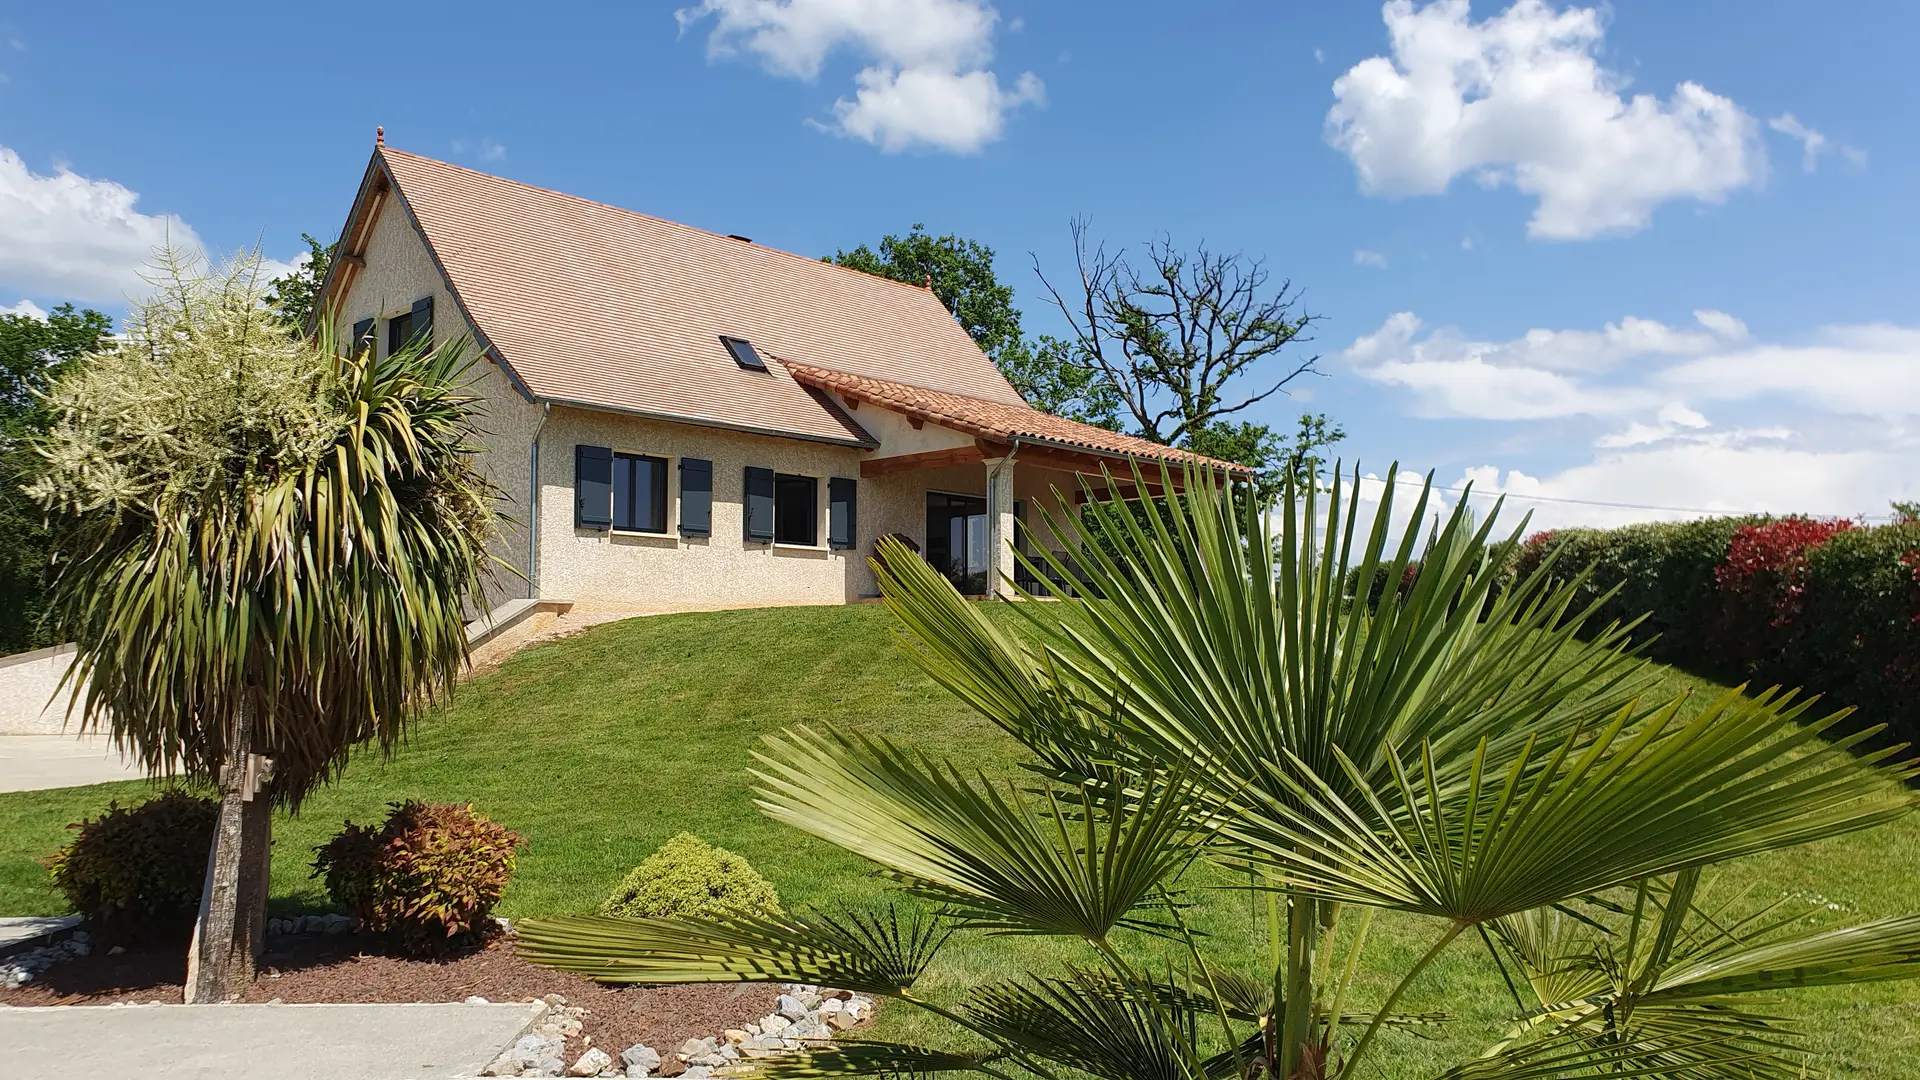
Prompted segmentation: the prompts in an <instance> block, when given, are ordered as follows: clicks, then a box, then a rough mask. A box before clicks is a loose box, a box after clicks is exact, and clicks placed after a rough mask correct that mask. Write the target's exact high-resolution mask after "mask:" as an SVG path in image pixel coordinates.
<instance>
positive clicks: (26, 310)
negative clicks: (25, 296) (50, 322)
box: [0, 300, 47, 322]
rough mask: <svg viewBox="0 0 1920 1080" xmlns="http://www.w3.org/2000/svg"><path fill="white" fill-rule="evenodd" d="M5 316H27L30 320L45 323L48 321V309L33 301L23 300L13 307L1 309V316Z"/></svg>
mask: <svg viewBox="0 0 1920 1080" xmlns="http://www.w3.org/2000/svg"><path fill="white" fill-rule="evenodd" d="M5 315H25V316H26V317H27V318H29V319H39V320H40V321H41V322H45V321H46V319H47V309H46V308H43V307H41V306H40V305H39V304H36V303H34V302H33V301H31V300H21V301H20V302H19V303H17V304H15V305H13V306H12V307H0V316H5Z"/></svg>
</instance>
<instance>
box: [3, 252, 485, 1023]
mask: <svg viewBox="0 0 1920 1080" xmlns="http://www.w3.org/2000/svg"><path fill="white" fill-rule="evenodd" d="M158 264H159V268H160V273H159V274H158V275H156V277H155V279H154V285H155V292H154V294H153V296H152V298H151V299H149V300H147V301H145V302H144V303H141V304H139V305H138V306H137V307H136V308H135V310H134V311H133V313H132V315H131V316H130V318H129V320H128V332H127V334H126V336H125V337H124V338H122V339H118V340H116V341H114V342H113V343H112V344H111V346H110V347H109V348H107V349H105V350H103V351H101V352H99V353H96V354H93V355H89V356H87V357H85V358H83V359H82V360H81V361H80V362H79V363H78V364H77V365H76V366H75V367H74V368H72V369H71V370H70V371H68V372H67V373H65V374H63V375H62V376H61V377H60V378H59V379H58V380H57V381H56V382H55V383H54V385H53V387H52V388H51V390H50V391H49V393H48V398H47V400H48V406H49V408H50V410H51V411H52V413H53V416H54V420H53V423H52V425H51V426H50V428H49V430H48V431H47V433H46V434H45V436H44V437H43V438H42V439H41V440H40V442H39V444H38V447H37V449H38V450H39V453H40V457H41V458H42V464H41V467H40V469H39V475H38V476H37V478H36V479H35V480H34V482H33V483H32V485H31V486H30V488H29V493H30V494H31V495H32V496H33V497H34V498H36V499H37V500H38V501H39V503H40V504H41V505H42V506H43V507H44V508H45V509H46V511H47V513H48V515H49V518H50V521H51V523H52V525H53V526H54V529H55V536H56V538H57V544H56V550H57V551H58V553H59V558H58V560H57V563H56V566H55V573H56V577H55V594H54V614H55V617H56V621H57V625H58V627H59V629H60V630H61V631H62V632H64V633H65V634H67V635H69V636H70V637H69V639H70V640H72V641H74V642H76V643H77V644H78V646H79V652H78V656H77V658H76V662H75V664H74V666H73V668H72V669H71V671H70V673H69V674H68V676H67V677H68V678H69V679H70V680H72V681H74V682H75V683H76V684H78V685H80V686H82V687H84V694H83V695H82V697H81V698H80V700H79V703H78V709H79V711H80V717H79V720H80V724H81V726H82V728H83V729H86V728H94V729H104V730H107V731H109V732H110V733H111V734H112V736H113V739H114V741H115V743H116V744H117V745H119V746H120V747H122V748H123V749H125V750H127V751H129V752H130V753H131V754H132V755H133V756H134V757H135V758H136V759H137V760H139V761H140V762H142V763H143V764H144V765H146V766H147V767H148V768H149V769H150V770H152V771H155V772H160V771H174V772H179V773H182V774H184V776H185V777H186V778H187V779H189V780H190V781H193V782H197V783H204V784H210V785H215V786H217V787H218V789H219V792H220V796H221V809H220V822H219V828H218V830H217V831H216V834H215V839H214V844H213V850H212V852H210V854H209V861H208V876H207V887H206V888H205V889H204V890H203V896H202V899H201V910H200V919H199V922H198V924H197V925H196V929H195V942H194V945H193V948H192V951H191V953H190V959H189V968H190V975H189V979H188V987H187V998H188V1000H189V1001H220V1000H225V999H226V998H227V997H228V996H229V994H230V992H233V991H237V990H238V989H239V988H240V987H241V986H243V985H244V984H245V982H246V981H248V980H250V978H251V976H252V972H253V964H254V961H255V959H256V957H257V956H258V954H259V951H260V948H261V942H262V936H263V934H264V930H265V921H266V900H267V897H266V881H267V859H268V843H269V837H268V829H269V825H270V820H271V819H270V817H269V812H270V808H271V807H272V806H276V805H278V806H286V807H293V808H297V807H298V806H299V804H300V801H301V799H302V798H303V797H304V796H305V795H306V794H307V793H308V792H310V791H311V790H313V788H314V787H315V786H317V785H319V784H321V783H323V782H325V781H327V780H329V779H330V778H332V777H333V776H335V775H336V774H338V772H339V771H340V770H341V769H342V768H343V767H344V766H345V765H346V762H347V759H348V757H349V755H350V753H351V752H352V750H353V748H354V747H356V746H359V745H361V744H363V743H367V742H372V743H374V744H376V745H377V746H378V747H379V748H380V749H381V750H382V751H390V750H391V749H393V748H394V747H395V746H396V745H397V744H398V742H399V740H400V739H401V737H402V735H403V733H404V731H405V729H406V726H407V724H408V723H409V722H410V721H411V720H412V719H413V718H415V717H417V716H418V715H419V714H420V713H421V711H422V710H423V709H424V708H426V707H427V706H428V705H429V704H430V703H432V702H433V701H435V700H436V699H438V698H440V697H441V696H443V695H445V694H446V693H448V692H450V690H451V689H452V686H453V683H454V680H455V678H456V676H457V675H458V673H459V671H460V669H461V666H462V665H463V663H464V661H465V658H466V637H465V634H464V631H463V621H462V613H463V608H462V605H463V604H464V603H466V602H467V601H468V600H469V599H470V598H472V597H475V596H476V595H477V591H478V589H479V588H480V585H481V583H482V580H483V578H484V577H485V576H486V574H487V572H488V568H489V562H488V557H487V555H486V546H487V542H488V539H489V537H490V536H491V535H492V529H493V519H492V509H493V499H494V497H495V494H496V492H495V490H494V488H493V486H492V485H491V484H490V483H489V482H488V481H487V480H486V479H485V477H484V475H483V474H482V472H481V471H480V467H479V461H478V458H477V447H476V446H475V445H474V444H473V443H472V442H471V441H470V437H471V435H472V433H473V430H474V428H473V425H474V422H475V420H476V419H477V417H478V415H479V406H480V402H479V400H478V399H477V398H476V397H475V396H474V395H473V394H472V393H470V392H469V391H468V390H466V389H465V385H466V381H467V373H468V369H469V367H470V365H471V360H470V359H469V356H468V354H467V352H466V350H465V349H464V348H462V347H461V346H460V345H459V344H458V343H455V344H451V345H444V346H442V347H440V348H438V349H434V348H431V347H430V345H429V344H428V343H427V342H424V341H419V342H415V343H414V344H412V345H410V346H408V347H407V348H404V349H401V350H398V351H395V352H394V353H393V354H392V355H390V356H386V357H382V358H375V357H374V356H372V355H370V354H368V353H360V354H357V355H351V356H342V355H338V353H337V351H336V348H335V343H334V339H333V335H332V332H331V329H332V328H331V326H330V325H327V324H328V323H329V322H330V321H331V320H322V326H321V327H320V331H319V333H318V335H317V336H315V337H309V338H302V337H296V336H292V335H290V334H289V333H288V331H287V329H286V328H285V326H284V325H283V324H282V323H281V322H280V321H279V320H278V319H277V317H276V316H275V315H274V314H273V313H272V312H270V311H269V310H268V309H267V308H266V307H265V305H264V304H263V302H262V297H263V294H264V291H265V286H264V284H263V283H261V282H260V280H259V257H258V255H257V254H255V255H249V256H244V257H241V258H238V259H236V260H234V261H233V262H232V263H230V264H229V265H228V266H226V267H225V268H224V269H221V270H213V269H210V268H208V267H207V266H206V265H205V264H204V263H202V262H200V261H199V260H197V259H193V258H187V257H183V256H181V255H179V254H178V253H175V252H172V251H163V252H162V253H161V254H160V258H159V260H158Z"/></svg>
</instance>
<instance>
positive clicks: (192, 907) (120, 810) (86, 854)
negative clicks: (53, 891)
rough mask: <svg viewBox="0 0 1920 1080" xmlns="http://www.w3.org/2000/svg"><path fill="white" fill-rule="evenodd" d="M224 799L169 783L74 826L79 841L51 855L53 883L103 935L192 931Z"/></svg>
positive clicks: (133, 937)
mask: <svg viewBox="0 0 1920 1080" xmlns="http://www.w3.org/2000/svg"><path fill="white" fill-rule="evenodd" d="M219 816H220V807H219V805H218V804H216V803H215V802H214V801H213V800H211V799H202V798H196V797H194V796H192V795H189V794H187V793H186V792H184V791H169V792H167V793H166V794H164V795H161V796H160V797H158V798H154V799H149V800H147V801H146V802H144V803H141V804H140V805H138V806H121V805H120V804H119V803H118V802H114V803H109V804H108V806H107V812H106V813H104V814H101V815H100V816H99V817H97V818H90V819H88V820H85V821H81V822H79V823H77V824H74V825H69V826H67V827H68V828H70V829H74V830H76V831H77V833H78V835H76V836H75V837H74V838H73V842H72V843H70V844H68V845H67V846H66V847H63V848H61V849H60V850H59V851H56V852H54V853H53V855H51V856H50V857H48V859H47V860H46V867H47V870H48V872H49V873H51V874H52V876H53V884H54V886H55V887H56V888H58V889H59V890H60V891H61V892H62V893H64V894H66V898H67V903H68V904H69V905H71V907H72V908H73V910H74V911H76V912H78V913H79V914H80V915H81V916H82V917H84V918H85V919H86V920H87V923H88V924H89V925H90V926H91V927H92V928H93V930H94V932H96V933H98V934H99V935H100V936H101V937H102V938H103V939H106V940H113V941H126V942H133V941H139V940H143V939H145V940H166V939H169V938H175V937H185V936H186V935H187V934H189V933H190V932H191V931H192V930H193V920H194V918H195V917H196V916H197V915H198V914H199V910H200V890H201V886H202V885H203V884H204V882H205V881H206V874H207V852H208V850H209V849H210V848H212V846H213V828H214V823H215V822H216V821H217V820H218V819H219Z"/></svg>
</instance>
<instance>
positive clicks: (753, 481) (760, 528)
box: [741, 465, 773, 544]
mask: <svg viewBox="0 0 1920 1080" xmlns="http://www.w3.org/2000/svg"><path fill="white" fill-rule="evenodd" d="M741 507H742V509H743V510H745V514H744V516H745V518H746V521H747V539H748V540H750V541H752V542H753V543H756V544H771V543H773V470H772V469H761V468H756V467H754V466H752V465H749V466H747V482H746V492H745V498H743V499H741Z"/></svg>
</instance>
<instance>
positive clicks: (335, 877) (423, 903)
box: [313, 799, 526, 956]
mask: <svg viewBox="0 0 1920 1080" xmlns="http://www.w3.org/2000/svg"><path fill="white" fill-rule="evenodd" d="M388 807H389V809H390V810H391V813H389V814H388V815H387V820H386V822H385V823H384V824H382V825H381V826H380V827H379V828H378V829H376V828H374V827H373V826H371V825H355V824H354V823H353V822H351V821H349V822H347V823H346V827H345V828H344V829H342V830H340V833H339V834H338V835H336V836H335V837H334V838H333V839H332V840H329V841H327V843H326V844H325V845H324V846H322V847H321V848H320V849H319V850H318V851H317V852H316V853H315V858H314V861H313V876H315V877H322V876H324V877H325V878H326V882H327V894H328V895H329V896H331V897H333V899H334V901H335V902H336V903H339V904H341V905H344V906H345V907H347V908H348V909H350V910H351V911H352V912H353V914H354V916H355V917H356V918H358V919H359V920H360V925H361V928H362V929H364V930H366V931H368V932H370V933H373V934H378V935H380V936H383V937H385V938H387V939H388V941H389V942H391V943H392V944H393V945H395V946H396V947H398V948H399V949H400V950H401V951H402V952H405V953H407V954H409V955H416V956H431V955H435V954H438V953H443V952H446V951H447V950H449V949H452V948H457V947H459V946H462V945H468V944H472V943H475V942H478V941H480V940H483V939H484V938H485V937H486V936H487V934H488V933H489V932H490V930H491V927H492V918H491V915H492V912H493V906H494V905H495V904H497V903H499V902H500V896H501V894H502V893H504V892H505V891H506V888H507V882H508V881H509V880H510V879H511V878H512V877H513V868H514V861H515V855H516V853H517V851H518V849H520V848H522V847H524V846H526V841H524V840H522V839H521V837H520V834H519V833H516V832H514V831H512V830H511V829H508V828H507V827H506V826H504V825H501V824H499V823H498V822H494V821H489V820H488V819H486V818H484V817H481V816H480V815H479V814H476V813H474V812H473V807H472V805H471V804H469V805H464V806H463V805H459V804H456V803H423V802H419V801H417V800H413V799H409V800H407V801H406V802H397V803H389V804H388Z"/></svg>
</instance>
